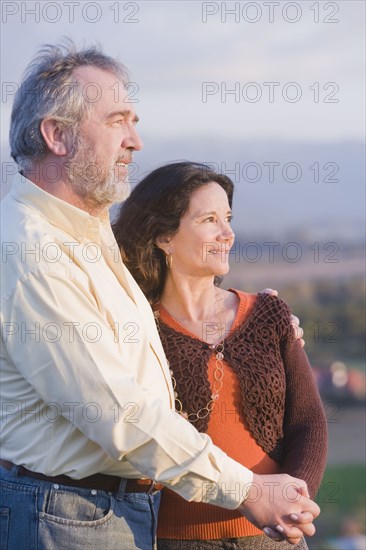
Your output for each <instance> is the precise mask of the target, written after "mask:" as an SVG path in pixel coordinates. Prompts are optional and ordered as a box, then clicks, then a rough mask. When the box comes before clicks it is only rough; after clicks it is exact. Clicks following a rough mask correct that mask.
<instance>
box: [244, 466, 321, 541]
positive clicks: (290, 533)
mask: <svg viewBox="0 0 366 550" xmlns="http://www.w3.org/2000/svg"><path fill="white" fill-rule="evenodd" d="M238 511H239V512H241V513H242V514H243V516H245V517H246V518H247V519H248V520H249V521H251V522H252V523H253V524H254V525H255V526H256V527H258V528H259V529H262V530H263V531H264V533H265V534H266V535H267V536H268V537H270V538H271V539H273V540H276V541H281V540H283V539H285V540H287V541H288V542H289V543H290V544H297V543H298V542H300V540H301V539H302V537H303V536H304V535H307V536H309V537H311V536H312V535H314V533H315V527H314V525H313V523H312V522H313V519H315V518H316V517H317V516H318V515H319V513H320V508H319V506H318V505H317V504H316V503H315V502H313V501H312V500H310V498H309V493H308V490H307V486H306V483H305V481H302V480H301V479H297V478H295V477H292V476H289V475H287V474H273V475H258V474H254V477H253V483H252V485H251V487H250V489H249V492H248V496H247V498H246V500H245V501H244V502H242V504H241V505H240V506H239V508H238Z"/></svg>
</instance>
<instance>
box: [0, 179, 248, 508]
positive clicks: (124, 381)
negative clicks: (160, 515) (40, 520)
mask: <svg viewBox="0 0 366 550" xmlns="http://www.w3.org/2000/svg"><path fill="white" fill-rule="evenodd" d="M1 210H2V216H1V218H2V274H1V287H2V294H1V328H2V346H1V379H0V391H1V400H2V403H1V449H2V450H1V454H2V458H4V459H7V460H10V461H12V462H13V463H15V464H18V465H24V466H25V467H26V468H28V469H30V470H33V471H37V472H41V473H44V474H46V475H50V476H56V475H60V474H65V475H68V476H70V477H72V478H76V479H79V478H83V477H86V476H89V475H92V474H94V473H97V472H101V473H104V474H109V475H117V476H121V477H128V478H139V477H150V478H153V479H155V480H157V481H160V482H162V483H164V484H165V485H166V486H168V487H170V488H171V489H173V490H175V491H176V492H177V493H179V494H180V495H181V496H183V497H184V498H186V499H187V500H194V501H205V502H208V503H211V504H216V505H219V506H223V507H225V508H229V509H233V508H236V507H237V506H239V504H240V503H241V502H242V501H243V500H244V499H245V497H246V495H247V491H248V489H249V486H250V483H251V481H252V473H251V472H250V471H249V470H248V469H246V468H244V467H243V466H242V465H240V464H238V463H237V462H235V461H234V460H232V459H230V458H229V457H228V456H227V455H226V454H225V453H224V452H222V451H221V450H220V449H219V448H218V447H216V446H215V445H213V443H212V441H211V439H210V438H209V437H208V436H207V435H205V434H199V433H198V432H197V430H196V429H195V428H194V427H193V426H192V425H191V424H190V423H189V422H187V421H186V420H185V419H184V418H182V417H181V416H180V415H178V414H177V413H176V412H175V411H174V410H173V403H174V395H173V390H172V385H171V379H170V375H169V369H168V365H167V362H166V359H165V355H164V351H163V348H162V345H161V342H160V340H159V336H158V332H157V329H156V326H155V321H154V317H153V314H152V311H151V308H150V306H149V304H148V302H147V301H146V299H145V297H144V295H143V293H142V292H141V290H140V288H139V287H138V285H137V284H136V283H135V281H134V280H133V278H132V277H131V275H130V273H129V272H128V270H127V269H126V267H125V266H124V264H123V262H122V259H121V256H120V254H119V250H118V247H117V244H116V241H115V239H114V236H113V233H112V230H111V227H110V223H109V218H108V216H106V217H105V219H100V218H96V217H93V216H90V215H89V214H88V213H86V212H84V211H82V210H80V209H78V208H76V207H74V206H72V205H70V204H69V203H67V202H64V201H62V200H60V199H58V198H56V197H55V196H53V195H50V194H49V193H46V192H45V191H43V190H42V189H40V188H39V187H38V186H36V185H34V184H33V183H32V182H30V181H29V180H27V179H25V178H24V177H23V176H21V175H20V174H18V175H17V176H16V178H15V181H14V184H13V187H12V190H11V192H10V193H9V195H8V196H7V197H6V198H5V199H4V200H3V201H2V203H1Z"/></svg>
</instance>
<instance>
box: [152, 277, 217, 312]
mask: <svg viewBox="0 0 366 550" xmlns="http://www.w3.org/2000/svg"><path fill="white" fill-rule="evenodd" d="M223 293H224V291H223V290H221V289H219V288H217V287H215V285H214V278H213V277H207V278H200V279H198V278H193V277H192V278H187V277H184V279H181V278H173V277H172V276H171V275H170V274H169V275H168V278H167V281H166V284H165V286H164V290H163V293H162V296H161V298H160V302H161V304H162V305H163V306H164V307H165V309H166V310H167V311H168V312H169V313H170V315H171V316H172V317H174V318H175V319H177V321H180V322H181V321H188V322H190V321H193V322H197V321H206V320H207V319H210V318H211V317H212V316H213V313H214V306H215V301H216V302H217V300H219V299H220V298H222V294H223Z"/></svg>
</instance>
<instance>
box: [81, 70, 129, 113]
mask: <svg viewBox="0 0 366 550" xmlns="http://www.w3.org/2000/svg"><path fill="white" fill-rule="evenodd" d="M74 77H75V78H76V79H77V80H78V82H79V83H80V84H81V86H82V88H83V97H84V98H85V99H86V100H87V101H88V100H89V101H90V102H91V103H92V104H94V107H99V108H102V107H104V108H105V109H107V110H108V111H109V110H110V109H112V108H113V109H114V108H116V107H117V106H118V105H119V106H120V110H123V111H129V110H132V111H134V109H133V107H132V106H131V105H130V104H129V101H128V94H127V91H126V88H125V83H124V82H122V81H121V80H120V79H119V78H118V76H116V75H115V74H113V73H111V72H110V71H107V70H104V69H100V68H99V67H89V66H87V65H85V66H82V67H78V68H77V69H75V71H74ZM105 102H108V106H107V104H106V103H105ZM112 105H113V107H112ZM133 116H134V113H133Z"/></svg>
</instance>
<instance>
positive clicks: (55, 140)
mask: <svg viewBox="0 0 366 550" xmlns="http://www.w3.org/2000/svg"><path fill="white" fill-rule="evenodd" d="M40 131H41V134H42V136H43V139H44V140H45V142H46V145H47V147H48V149H49V150H50V151H51V153H53V154H54V155H57V156H65V155H67V154H68V152H69V150H68V149H69V147H68V145H69V144H68V141H69V140H68V139H67V138H68V136H67V132H66V131H65V130H64V129H63V128H62V127H61V125H60V123H59V122H58V121H57V120H55V119H53V118H44V119H43V120H42V122H41V124H40Z"/></svg>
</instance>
